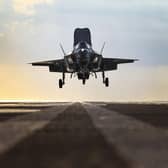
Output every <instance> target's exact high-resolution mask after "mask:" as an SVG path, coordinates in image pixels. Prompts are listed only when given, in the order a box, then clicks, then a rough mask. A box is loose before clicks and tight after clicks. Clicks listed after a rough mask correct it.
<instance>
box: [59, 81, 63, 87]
mask: <svg viewBox="0 0 168 168" xmlns="http://www.w3.org/2000/svg"><path fill="white" fill-rule="evenodd" d="M62 86H63V81H62V79H59V88H62Z"/></svg>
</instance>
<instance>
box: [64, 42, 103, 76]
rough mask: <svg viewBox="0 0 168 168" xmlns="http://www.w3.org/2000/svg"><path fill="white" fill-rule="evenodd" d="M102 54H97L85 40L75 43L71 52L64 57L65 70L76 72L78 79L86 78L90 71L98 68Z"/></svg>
mask: <svg viewBox="0 0 168 168" xmlns="http://www.w3.org/2000/svg"><path fill="white" fill-rule="evenodd" d="M101 58H102V56H101V55H99V54H97V53H96V52H95V51H94V50H93V49H92V46H91V45H89V44H88V43H87V42H86V41H81V42H79V43H77V44H76V45H75V46H74V48H73V51H72V54H70V55H69V56H66V57H65V62H66V65H67V71H69V72H72V73H75V72H76V73H77V75H78V79H88V78H89V75H90V73H92V72H97V71H98V70H99V69H100V65H101V60H102V59H101Z"/></svg>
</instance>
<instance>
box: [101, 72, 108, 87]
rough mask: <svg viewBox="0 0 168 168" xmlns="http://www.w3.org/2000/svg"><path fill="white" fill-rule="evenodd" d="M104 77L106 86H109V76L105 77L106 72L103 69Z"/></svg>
mask: <svg viewBox="0 0 168 168" xmlns="http://www.w3.org/2000/svg"><path fill="white" fill-rule="evenodd" d="M102 77H103V84H105V86H106V87H108V86H109V78H105V73H104V71H102Z"/></svg>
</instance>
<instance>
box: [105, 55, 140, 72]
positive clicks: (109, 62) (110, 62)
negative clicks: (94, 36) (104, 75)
mask: <svg viewBox="0 0 168 168" xmlns="http://www.w3.org/2000/svg"><path fill="white" fill-rule="evenodd" d="M134 61H138V60H137V59H122V58H103V65H104V70H105V71H110V70H115V69H117V65H118V64H124V63H133V62H134Z"/></svg>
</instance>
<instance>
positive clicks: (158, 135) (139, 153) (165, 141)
mask: <svg viewBox="0 0 168 168" xmlns="http://www.w3.org/2000/svg"><path fill="white" fill-rule="evenodd" d="M83 106H84V108H85V109H86V110H87V112H88V114H89V115H90V116H91V118H92V120H93V122H94V125H95V126H96V127H97V128H98V129H99V130H100V131H101V132H102V134H103V135H104V136H105V138H106V140H107V141H108V142H109V143H112V144H113V145H115V146H116V148H117V149H118V150H119V152H121V154H123V157H125V158H128V160H130V161H132V163H133V165H134V167H136V168H158V167H161V168H167V166H168V155H167V154H168V132H167V131H166V130H162V129H161V128H156V127H154V126H151V125H149V124H147V123H144V122H141V121H139V120H136V119H134V118H133V117H128V116H125V115H122V114H119V113H117V112H115V111H111V110H107V109H105V108H101V107H98V106H96V105H91V104H89V103H87V104H86V103H84V104H83Z"/></svg>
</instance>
